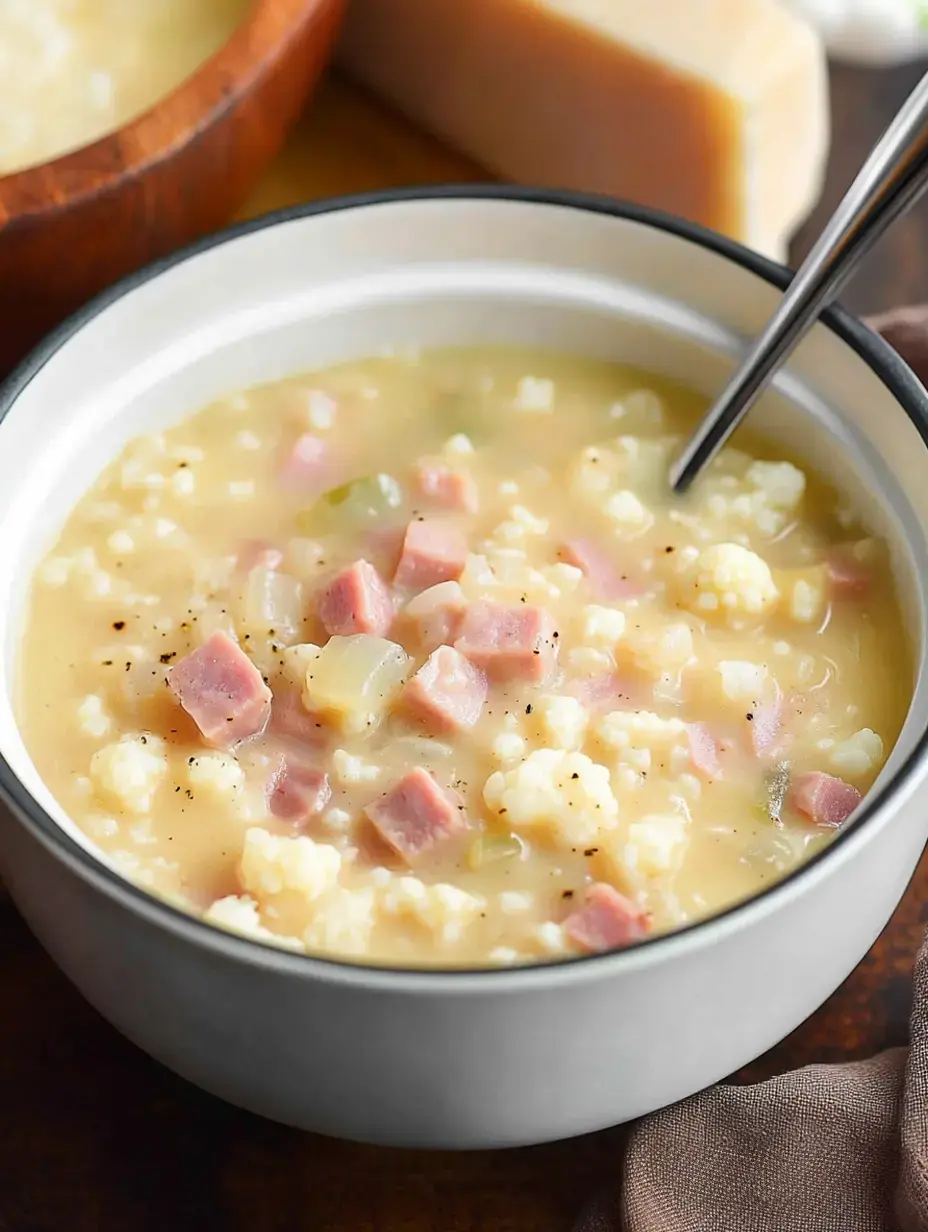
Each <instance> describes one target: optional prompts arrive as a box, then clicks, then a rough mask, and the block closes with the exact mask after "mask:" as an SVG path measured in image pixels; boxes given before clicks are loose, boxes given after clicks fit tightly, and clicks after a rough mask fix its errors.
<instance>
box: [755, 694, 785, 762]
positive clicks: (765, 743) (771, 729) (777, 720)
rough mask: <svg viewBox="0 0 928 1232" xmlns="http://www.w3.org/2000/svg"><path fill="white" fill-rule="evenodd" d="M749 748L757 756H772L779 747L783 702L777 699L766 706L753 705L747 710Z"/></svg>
mask: <svg viewBox="0 0 928 1232" xmlns="http://www.w3.org/2000/svg"><path fill="white" fill-rule="evenodd" d="M749 713H750V715H751V718H750V727H751V748H752V749H753V750H754V753H755V755H756V756H757V757H772V756H773V755H774V753H776V752H777V750H778V749H779V747H780V728H781V725H782V722H783V703H782V701H780V700H779V699H778V700H777V701H775V702H771V703H770V704H769V705H766V706H755V707H754V709H753V710H752V711H750V712H749Z"/></svg>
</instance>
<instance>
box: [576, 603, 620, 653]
mask: <svg viewBox="0 0 928 1232" xmlns="http://www.w3.org/2000/svg"><path fill="white" fill-rule="evenodd" d="M580 617H581V625H580V632H581V637H582V638H583V640H584V642H585V643H587V644H588V645H590V646H595V647H597V648H599V649H602V650H611V649H612V648H613V647H614V646H615V644H616V642H617V641H618V640H619V638H621V636H622V634H623V633H624V632H625V613H624V612H620V611H619V610H618V608H614V607H600V606H599V605H598V604H596V603H591V604H589V605H588V606H587V607H585V608H584V609H583V611H582V612H581V613H580Z"/></svg>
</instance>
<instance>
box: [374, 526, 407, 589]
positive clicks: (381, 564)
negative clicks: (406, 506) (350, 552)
mask: <svg viewBox="0 0 928 1232" xmlns="http://www.w3.org/2000/svg"><path fill="white" fill-rule="evenodd" d="M405 538H406V527H405V526H378V527H377V528H376V530H372V531H371V532H370V533H369V534H368V535H367V536H366V537H365V545H366V546H365V552H366V553H367V554H368V555H369V557H370V559H371V561H372V562H373V564H374V565H375V566H376V568H377V569H378V570H379V572H380V574H381V575H382V576H383V577H392V576H393V574H394V573H395V572H396V566H397V565H398V564H399V561H400V553H401V552H402V550H403V540H404V539H405Z"/></svg>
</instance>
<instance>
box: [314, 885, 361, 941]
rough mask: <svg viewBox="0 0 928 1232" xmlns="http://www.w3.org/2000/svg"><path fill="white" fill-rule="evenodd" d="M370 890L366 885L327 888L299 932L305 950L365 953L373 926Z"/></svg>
mask: <svg viewBox="0 0 928 1232" xmlns="http://www.w3.org/2000/svg"><path fill="white" fill-rule="evenodd" d="M374 906H375V894H374V890H373V889H371V888H370V887H369V886H362V887H360V888H358V889H353V890H348V889H345V888H344V887H342V886H338V887H336V888H335V889H334V890H332V891H330V892H329V893H328V894H327V895H326V896H325V898H324V899H323V900H322V901H321V902H319V903H317V905H316V911H315V915H314V916H313V919H312V921H311V922H310V924H309V925H308V927H307V928H306V930H305V931H304V933H303V942H304V944H305V946H306V948H307V949H308V950H317V951H319V952H320V953H323V954H354V955H357V954H366V953H367V951H368V949H369V944H370V935H371V932H372V931H373V928H374Z"/></svg>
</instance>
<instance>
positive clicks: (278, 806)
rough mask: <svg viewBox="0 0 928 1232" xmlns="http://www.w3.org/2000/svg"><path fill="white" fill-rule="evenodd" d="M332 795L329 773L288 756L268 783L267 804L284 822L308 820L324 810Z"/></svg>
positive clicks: (272, 812)
mask: <svg viewBox="0 0 928 1232" xmlns="http://www.w3.org/2000/svg"><path fill="white" fill-rule="evenodd" d="M331 798H332V788H331V786H330V785H329V776H328V775H327V774H325V773H323V771H321V770H317V769H315V768H314V767H313V766H306V765H303V764H302V763H301V762H299V761H297V760H296V759H295V758H293V757H284V758H283V759H282V761H281V763H280V765H279V766H278V767H277V769H276V770H275V771H274V773H273V774H272V775H271V778H270V780H269V782H268V796H267V805H268V808H269V809H270V811H271V814H272V815H273V816H274V817H277V818H279V819H280V820H281V821H289V822H292V823H295V824H301V823H304V822H307V821H308V820H309V819H310V817H313V816H315V815H316V814H317V813H321V812H322V810H323V809H324V808H325V806H326V805H327V804H328V802H329V801H330V800H331Z"/></svg>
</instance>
